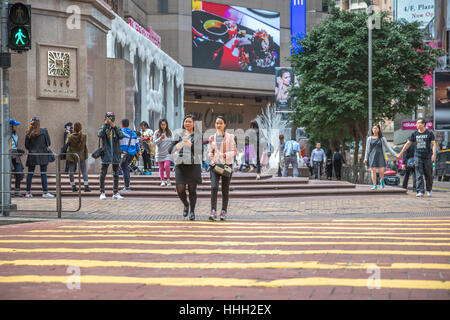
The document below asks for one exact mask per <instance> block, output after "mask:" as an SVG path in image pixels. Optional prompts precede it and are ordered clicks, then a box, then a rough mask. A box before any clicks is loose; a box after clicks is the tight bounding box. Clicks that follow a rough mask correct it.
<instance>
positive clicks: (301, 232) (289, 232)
mask: <svg viewBox="0 0 450 320" xmlns="http://www.w3.org/2000/svg"><path fill="white" fill-rule="evenodd" d="M27 232H30V233H46V232H53V233H83V232H84V233H86V232H88V233H113V234H117V233H126V234H141V233H142V234H172V233H179V234H183V235H184V234H200V233H204V234H210V231H208V230H157V231H152V230H76V229H70V230H63V229H58V230H54V229H52V230H30V231H27ZM217 233H223V234H228V233H231V234H233V233H238V234H242V235H243V234H255V233H257V234H267V233H268V234H273V235H286V236H288V235H295V234H321V235H337V234H343V235H344V234H347V235H450V232H449V233H447V232H339V231H264V230H258V231H251V230H249V231H237V230H214V234H217Z"/></svg>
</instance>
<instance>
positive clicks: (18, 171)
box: [11, 159, 23, 191]
mask: <svg viewBox="0 0 450 320" xmlns="http://www.w3.org/2000/svg"><path fill="white" fill-rule="evenodd" d="M11 164H12V169H13V173H14V179H15V181H14V187H15V191H20V183H21V182H22V179H23V167H22V163H21V162H20V161H17V160H16V159H12V160H11Z"/></svg>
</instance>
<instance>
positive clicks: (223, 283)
mask: <svg viewBox="0 0 450 320" xmlns="http://www.w3.org/2000/svg"><path fill="white" fill-rule="evenodd" d="M70 280H71V278H69V277H67V276H36V275H20V276H0V283H24V282H25V283H61V284H67V281H70ZM79 280H80V284H81V285H83V284H143V285H160V286H177V287H184V286H189V287H192V286H193V287H272V288H276V287H300V286H314V287H317V286H332V287H341V286H346V287H365V288H367V286H368V285H370V282H369V280H368V279H342V278H319V277H317V278H290V279H277V280H272V281H258V280H254V279H237V278H140V277H120V276H95V275H87V276H80V278H79ZM380 286H381V287H382V288H392V289H427V290H449V289H450V281H436V280H395V279H393V280H391V279H381V280H380ZM368 290H369V289H368Z"/></svg>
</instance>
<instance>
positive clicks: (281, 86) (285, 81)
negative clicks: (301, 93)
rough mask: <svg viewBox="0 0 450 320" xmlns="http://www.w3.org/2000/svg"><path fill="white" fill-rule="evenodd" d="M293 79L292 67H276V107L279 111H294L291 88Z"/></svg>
mask: <svg viewBox="0 0 450 320" xmlns="http://www.w3.org/2000/svg"><path fill="white" fill-rule="evenodd" d="M293 80H294V77H293V75H292V68H276V74H275V107H276V110H277V111H281V112H290V111H292V109H291V98H290V97H289V90H290V89H291V87H292V83H293Z"/></svg>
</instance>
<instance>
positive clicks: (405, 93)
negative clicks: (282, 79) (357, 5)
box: [290, 8, 443, 163]
mask: <svg viewBox="0 0 450 320" xmlns="http://www.w3.org/2000/svg"><path fill="white" fill-rule="evenodd" d="M388 15H389V13H388V12H382V13H380V20H381V28H380V29H374V30H373V40H372V44H373V46H372V50H373V51H372V52H373V64H372V66H373V67H372V68H373V80H372V81H373V119H374V121H382V120H383V119H385V118H389V119H393V118H394V116H395V115H396V114H398V113H404V114H410V113H412V112H413V110H414V109H415V108H416V107H417V106H418V105H425V104H426V103H427V100H428V97H429V96H430V95H431V90H429V89H428V88H426V87H425V82H424V80H423V77H424V75H425V74H429V73H430V70H433V69H435V68H436V67H437V66H438V57H439V56H441V55H443V52H442V51H441V50H439V49H433V48H431V47H430V46H428V45H427V44H425V43H424V42H423V39H424V35H425V34H424V31H423V30H420V29H419V24H418V23H408V22H404V21H390V20H389V18H388ZM367 19H368V16H367V14H366V13H364V12H362V13H353V12H348V11H340V10H338V9H335V8H333V9H332V10H331V15H330V17H329V18H327V19H325V20H324V21H323V22H322V23H321V24H320V25H318V26H316V27H315V28H314V29H313V30H311V32H310V33H309V34H307V35H306V37H304V38H302V39H297V42H298V44H299V45H300V46H301V47H302V50H301V51H299V52H297V53H296V54H294V55H293V56H292V57H291V58H290V62H291V64H292V67H293V72H294V75H295V76H296V78H297V79H298V80H299V83H300V85H299V86H296V87H294V88H293V89H292V90H291V92H290V95H291V97H293V98H294V99H292V100H293V101H294V102H293V105H294V108H295V112H294V114H293V116H292V120H293V121H294V122H295V124H296V125H297V126H304V127H305V128H306V130H307V132H308V131H313V132H321V133H322V134H323V133H330V134H336V133H337V134H340V133H339V131H340V130H339V128H341V129H342V130H343V131H342V132H343V133H342V134H344V132H348V133H349V134H350V135H351V136H352V137H353V139H354V141H355V146H356V148H355V154H354V163H357V162H358V152H359V141H361V140H362V142H363V152H364V149H365V141H366V139H365V137H366V135H367V132H368V129H369V128H368V107H367V106H368V80H367V79H368V29H367ZM344 128H345V130H344Z"/></svg>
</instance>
